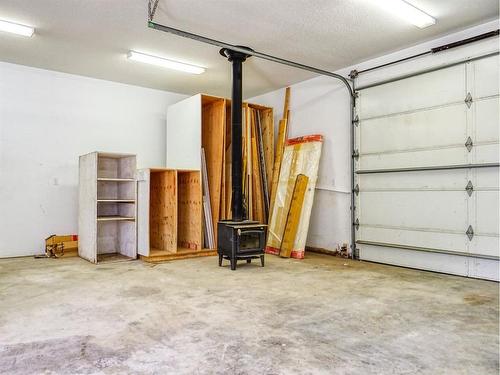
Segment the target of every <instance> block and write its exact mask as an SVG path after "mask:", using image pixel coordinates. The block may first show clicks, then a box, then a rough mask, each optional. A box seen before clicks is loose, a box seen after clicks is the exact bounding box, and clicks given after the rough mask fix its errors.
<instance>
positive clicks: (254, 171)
mask: <svg viewBox="0 0 500 375" xmlns="http://www.w3.org/2000/svg"><path fill="white" fill-rule="evenodd" d="M202 107H203V108H202V129H201V130H202V131H201V133H202V144H201V145H202V148H203V150H204V151H203V153H204V158H203V165H202V170H204V173H203V175H204V180H205V181H203V186H204V192H203V196H204V204H203V208H204V215H203V219H204V231H205V241H204V242H205V247H207V248H210V249H214V248H216V246H217V222H218V221H219V220H226V219H231V217H232V213H231V203H232V202H231V198H232V197H231V195H232V194H231V192H232V185H231V165H232V161H231V101H230V100H228V99H223V98H217V97H212V96H207V95H203V96H202ZM242 117H243V124H242V126H243V131H242V133H243V142H242V152H243V168H244V171H243V186H244V203H245V209H246V218H248V219H253V220H258V221H260V222H261V223H267V220H268V216H269V211H270V208H269V207H270V191H271V180H272V178H273V163H274V116H273V109H272V108H270V107H265V106H260V105H256V104H250V103H244V104H243V116H242ZM205 182H208V183H205ZM207 200H208V201H209V202H207ZM208 203H209V204H208ZM209 222H211V223H212V225H209ZM212 233H213V235H212Z"/></svg>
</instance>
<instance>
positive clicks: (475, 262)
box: [468, 258, 500, 281]
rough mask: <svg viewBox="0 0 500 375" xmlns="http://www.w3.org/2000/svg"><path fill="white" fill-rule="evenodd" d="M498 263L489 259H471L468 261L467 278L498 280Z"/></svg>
mask: <svg viewBox="0 0 500 375" xmlns="http://www.w3.org/2000/svg"><path fill="white" fill-rule="evenodd" d="M499 270H500V268H499V267H498V261H496V260H490V259H480V258H471V259H470V260H469V274H468V276H469V277H474V278H478V279H487V280H494V281H498V280H500V272H499Z"/></svg>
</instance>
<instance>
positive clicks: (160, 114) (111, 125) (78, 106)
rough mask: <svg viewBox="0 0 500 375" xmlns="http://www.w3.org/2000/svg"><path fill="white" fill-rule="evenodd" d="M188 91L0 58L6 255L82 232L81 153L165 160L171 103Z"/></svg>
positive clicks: (145, 162)
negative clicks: (125, 154)
mask: <svg viewBox="0 0 500 375" xmlns="http://www.w3.org/2000/svg"><path fill="white" fill-rule="evenodd" d="M183 98H185V96H184V95H179V94H174V93H170V92H165V91H159V90H152V89H146V88H141V87H136V86H130V85H125V84H120V83H114V82H109V81H103V80H98V79H92V78H86V77H81V76H76V75H70V74H64V73H58V72H53V71H48V70H42V69H36V68H30V67H26V66H21V65H14V64H8V63H0V257H12V256H23V255H33V254H35V253H42V252H43V243H44V241H43V240H44V239H45V237H47V236H48V235H50V234H72V233H77V229H78V225H77V219H78V156H79V155H82V154H85V153H88V152H92V151H109V152H129V153H136V154H137V161H138V167H139V168H141V167H146V166H147V167H152V166H163V165H164V164H165V160H164V159H165V141H164V139H165V122H166V110H167V107H168V105H170V104H173V103H175V102H177V101H179V100H181V99H183Z"/></svg>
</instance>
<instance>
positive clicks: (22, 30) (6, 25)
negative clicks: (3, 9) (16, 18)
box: [0, 20, 35, 37]
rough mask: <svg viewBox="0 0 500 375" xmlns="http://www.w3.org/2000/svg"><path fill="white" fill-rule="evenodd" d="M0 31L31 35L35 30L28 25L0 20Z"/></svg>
mask: <svg viewBox="0 0 500 375" xmlns="http://www.w3.org/2000/svg"><path fill="white" fill-rule="evenodd" d="M0 31H5V32H7V33H12V34H17V35H22V36H27V37H31V36H32V35H33V33H34V32H35V29H34V28H33V27H30V26H25V25H20V24H18V23H14V22H8V21H2V20H0Z"/></svg>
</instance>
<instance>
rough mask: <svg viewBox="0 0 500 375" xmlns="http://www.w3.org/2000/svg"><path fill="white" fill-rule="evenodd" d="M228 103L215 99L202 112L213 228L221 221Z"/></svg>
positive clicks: (203, 140) (204, 106)
mask: <svg viewBox="0 0 500 375" xmlns="http://www.w3.org/2000/svg"><path fill="white" fill-rule="evenodd" d="M225 116H226V103H225V100H224V99H214V100H212V101H210V102H208V103H207V104H204V105H203V110H202V147H203V148H204V149H205V158H206V162H207V173H208V185H209V190H210V204H211V209H212V222H213V227H214V228H216V227H217V222H218V221H219V215H220V207H221V197H222V190H221V189H222V175H223V163H224V161H223V160H224V142H223V140H224V132H225Z"/></svg>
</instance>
